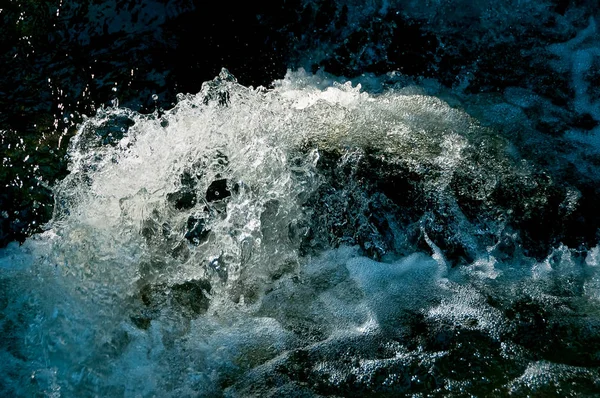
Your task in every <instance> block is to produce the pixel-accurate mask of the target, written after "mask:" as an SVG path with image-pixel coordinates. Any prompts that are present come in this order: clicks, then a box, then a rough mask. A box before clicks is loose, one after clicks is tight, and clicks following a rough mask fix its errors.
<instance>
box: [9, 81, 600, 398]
mask: <svg viewBox="0 0 600 398" xmlns="http://www.w3.org/2000/svg"><path fill="white" fill-rule="evenodd" d="M362 84H363V85H364V86H365V87H370V90H369V92H371V93H369V92H367V91H365V89H364V88H363V86H361V84H357V83H356V82H354V83H352V82H344V81H343V80H342V79H334V78H332V77H330V76H327V75H324V74H320V75H312V74H308V73H305V72H303V71H298V72H293V73H292V72H288V74H287V75H286V77H285V78H284V79H282V80H279V81H276V82H275V84H274V88H273V89H270V90H267V89H264V88H262V87H259V88H252V87H245V86H242V85H240V84H238V83H237V82H236V80H235V78H234V77H233V76H232V75H230V74H229V73H228V72H227V71H226V70H223V71H222V72H221V74H220V75H219V77H217V78H215V79H214V80H213V81H209V82H206V83H205V84H204V85H203V87H202V90H201V92H200V93H198V94H196V95H180V96H179V98H178V103H177V105H176V106H175V107H174V108H173V109H171V110H168V111H165V112H161V113H154V114H150V115H143V114H139V113H136V112H134V111H131V110H128V109H125V108H118V107H112V108H103V109H101V110H100V111H99V112H98V114H97V115H96V116H94V117H91V118H88V119H86V120H85V121H84V122H83V123H82V124H81V125H80V127H79V128H78V131H77V134H76V135H75V137H74V138H73V139H72V140H71V142H70V146H69V164H70V166H69V169H70V174H69V175H68V177H66V178H65V179H64V180H63V181H62V182H60V183H59V184H58V185H57V187H56V188H55V197H56V205H55V212H54V216H53V219H52V221H51V222H50V224H49V225H48V227H47V230H46V231H45V232H44V233H42V234H39V235H36V236H33V237H31V238H30V239H28V240H27V241H26V242H25V243H24V244H23V245H22V246H20V247H19V246H18V245H17V244H11V245H9V246H8V247H7V248H6V249H5V250H3V251H2V252H1V253H0V256H1V257H0V266H1V269H2V274H1V278H0V283H1V286H2V297H1V300H2V301H0V305H1V308H2V312H3V317H2V320H1V323H2V335H3V339H4V344H3V345H4V347H5V349H4V350H2V351H1V353H0V355H1V361H2V363H3V365H2V366H3V372H2V374H1V379H0V380H1V383H0V386H1V387H0V389H1V391H2V395H3V396H52V397H58V396H82V397H83V396H126V397H138V396H144V397H146V396H148V397H150V396H162V397H165V396H173V397H183V396H230V397H238V396H240V397H247V396H282V395H283V394H286V395H289V396H330V395H335V396H357V397H358V396H370V395H371V396H402V395H405V394H407V395H412V396H430V395H451V396H466V395H470V394H473V395H478V396H505V395H511V394H512V395H516V396H525V395H535V396H552V395H555V396H564V395H570V394H583V395H594V394H596V393H597V392H598V391H600V381H599V380H600V379H599V377H600V375H599V370H598V366H599V365H600V351H599V349H598V348H599V347H600V333H599V332H600V306H599V304H598V300H599V299H600V251H599V248H598V247H595V248H591V249H590V250H581V249H580V248H577V247H567V246H565V245H564V244H560V243H557V242H555V241H552V240H544V239H545V235H543V234H542V235H541V236H538V235H535V233H536V232H535V231H536V228H530V227H529V224H528V222H531V220H535V219H536V217H537V215H536V214H537V213H536V212H538V211H539V212H541V214H542V215H544V214H546V213H544V211H545V210H544V209H545V206H546V203H547V202H548V201H549V200H550V199H551V200H552V201H554V200H555V199H556V198H557V197H559V199H560V200H559V201H558V202H557V203H558V206H559V207H560V209H561V211H562V213H561V214H562V217H563V219H568V217H569V214H571V213H573V212H574V211H575V208H576V203H577V200H578V197H579V195H580V193H579V191H578V190H577V189H575V188H573V187H571V188H569V187H567V188H564V187H562V186H560V187H558V188H557V185H558V183H555V182H554V181H552V178H551V177H548V175H550V174H551V171H550V170H547V169H543V168H541V167H540V166H538V165H535V164H534V163H533V162H532V161H531V160H527V158H526V157H525V156H523V155H522V154H521V153H520V151H521V150H522V149H523V148H527V145H534V144H535V139H534V144H526V143H523V142H522V141H523V140H521V141H519V140H520V139H519V138H518V137H516V136H512V135H511V134H512V133H511V130H510V128H508V127H506V126H510V124H511V123H514V120H513V121H511V120H508V118H501V120H503V122H502V123H503V126H504V127H505V129H504V130H503V129H502V128H498V125H496V127H495V128H492V127H489V126H488V125H489V124H492V122H491V121H490V120H492V119H493V118H492V116H490V115H493V114H494V112H495V111H496V112H497V110H498V108H501V107H504V108H502V109H503V112H502V113H503V115H506V114H507V111H511V112H513V113H515V114H518V112H519V110H520V109H521V108H519V107H518V106H516V105H510V104H509V102H507V100H506V98H501V97H500V98H496V99H495V100H493V101H489V102H488V103H487V104H485V105H482V104H481V102H480V101H474V103H468V101H467V102H461V101H460V99H459V98H458V97H457V96H456V95H453V94H452V92H450V91H444V89H443V88H442V87H440V86H439V85H435V84H428V83H427V81H423V82H422V83H421V84H420V85H414V84H410V83H409V82H407V81H406V79H404V78H402V77H401V76H396V77H395V75H393V74H390V75H388V76H387V77H385V78H379V79H376V78H374V77H368V76H366V77H364V78H363V79H362ZM373 93H376V94H373ZM527 98H528V97H527V96H520V97H517V95H516V94H515V95H514V96H513V97H510V98H509V99H512V100H513V102H519V101H516V100H517V99H520V100H522V101H521V103H522V102H525V100H526V99H527ZM464 109H471V110H472V111H471V112H470V113H471V115H469V114H468V113H467V112H465V110H464ZM476 109H479V111H480V113H485V114H486V115H488V118H487V120H488V122H489V123H487V124H488V125H486V123H482V122H481V121H479V120H477V119H475V118H474V117H473V116H472V115H473V114H476V113H477V112H476V111H475V110H476ZM527 142H529V141H527ZM563 144H564V143H563ZM565 145H566V144H565ZM570 152H571V153H570V154H569V156H575V157H576V156H578V155H577V154H576V153H572V152H573V151H570ZM555 156H557V158H558V157H559V155H557V154H555ZM564 156H567V155H564ZM582 167H583V166H582ZM590 167H591V166H590ZM544 175H546V176H547V177H546V178H545V179H544V178H542V177H541V176H544ZM549 198H550V199H549ZM528 228H530V229H528ZM557 233H558V232H557ZM532 234H533V235H535V236H532ZM540 247H541V248H540ZM544 250H546V251H544ZM540 253H550V254H549V255H546V254H540Z"/></svg>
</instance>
